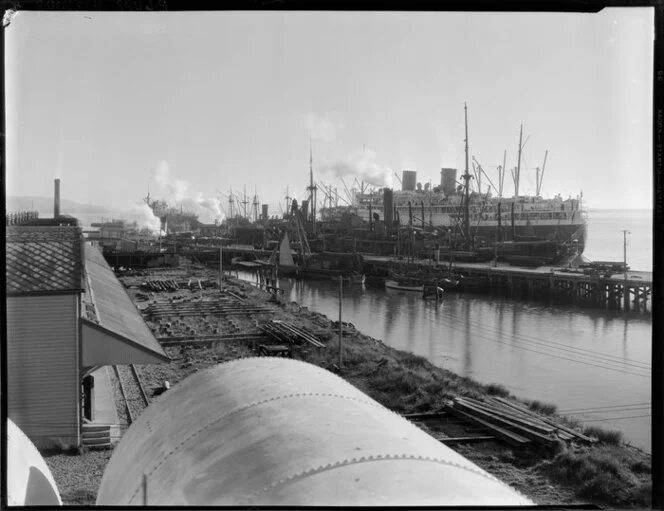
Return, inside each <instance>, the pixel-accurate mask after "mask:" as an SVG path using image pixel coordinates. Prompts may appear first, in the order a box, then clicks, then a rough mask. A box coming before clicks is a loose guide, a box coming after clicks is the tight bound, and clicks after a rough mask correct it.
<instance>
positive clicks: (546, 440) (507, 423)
mask: <svg viewBox="0 0 664 511" xmlns="http://www.w3.org/2000/svg"><path fill="white" fill-rule="evenodd" d="M454 407H455V408H456V407H461V408H462V409H463V410H464V411H465V412H467V413H469V414H470V415H479V416H480V417H481V418H483V419H486V420H489V421H492V422H497V423H498V424H499V425H500V426H502V427H505V428H507V429H511V430H513V431H514V430H516V432H518V433H519V434H520V435H522V436H525V437H527V438H530V439H531V440H534V441H536V442H539V443H542V444H551V443H553V441H554V439H552V438H550V437H548V436H546V435H542V434H541V433H538V432H537V431H534V430H533V429H530V428H528V427H526V426H522V425H520V424H517V423H515V422H514V421H511V420H509V419H504V418H502V417H500V416H498V415H496V414H494V413H491V412H486V411H484V410H481V409H480V408H477V407H475V406H472V405H469V404H468V403H460V402H458V401H457V402H455V403H454Z"/></svg>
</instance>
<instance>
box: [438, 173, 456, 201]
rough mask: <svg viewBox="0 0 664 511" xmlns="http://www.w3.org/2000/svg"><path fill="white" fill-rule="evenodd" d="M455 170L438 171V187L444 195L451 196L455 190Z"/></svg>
mask: <svg viewBox="0 0 664 511" xmlns="http://www.w3.org/2000/svg"><path fill="white" fill-rule="evenodd" d="M456 175H457V169H445V168H442V169H440V185H441V187H442V189H443V193H444V194H445V195H452V194H453V193H454V191H455V190H456Z"/></svg>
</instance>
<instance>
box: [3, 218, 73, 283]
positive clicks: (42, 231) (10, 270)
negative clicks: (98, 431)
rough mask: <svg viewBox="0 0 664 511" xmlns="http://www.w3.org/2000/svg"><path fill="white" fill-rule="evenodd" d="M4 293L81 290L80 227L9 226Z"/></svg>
mask: <svg viewBox="0 0 664 511" xmlns="http://www.w3.org/2000/svg"><path fill="white" fill-rule="evenodd" d="M5 239H6V242H7V243H6V261H7V268H6V275H7V294H8V295H23V294H33V293H72V292H81V291H82V284H81V282H82V280H81V277H82V261H81V244H82V243H83V241H82V239H81V229H80V228H79V227H73V226H66V227H64V226H63V227H44V226H8V227H7V230H6V235H5Z"/></svg>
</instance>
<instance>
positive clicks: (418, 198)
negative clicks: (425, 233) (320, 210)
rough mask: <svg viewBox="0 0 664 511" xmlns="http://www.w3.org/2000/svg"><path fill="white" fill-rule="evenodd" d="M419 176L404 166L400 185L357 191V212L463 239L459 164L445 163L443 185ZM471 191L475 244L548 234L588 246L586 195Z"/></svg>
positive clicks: (471, 229)
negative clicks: (426, 182) (427, 182)
mask: <svg viewBox="0 0 664 511" xmlns="http://www.w3.org/2000/svg"><path fill="white" fill-rule="evenodd" d="M416 181H417V174H416V172H414V171H408V170H405V171H403V178H402V189H401V191H392V190H389V189H386V190H382V191H379V192H372V193H367V194H361V195H360V194H358V195H357V196H356V200H357V203H356V204H357V214H358V216H360V217H361V218H363V219H364V220H367V221H370V217H371V216H372V215H374V216H375V213H378V214H379V215H380V216H383V218H384V220H385V222H386V223H388V224H391V223H393V222H394V221H397V222H398V223H399V224H400V225H411V226H413V227H414V228H422V229H423V230H429V231H431V230H439V231H440V232H441V234H442V235H447V236H449V238H450V241H451V240H453V239H455V238H457V239H458V240H459V241H461V237H462V236H463V232H464V198H465V197H464V190H463V186H462V185H458V184H457V170H456V169H447V168H446V169H442V170H441V184H440V186H439V187H435V188H430V187H429V186H426V187H425V188H424V189H422V187H421V185H419V184H418V185H416ZM468 197H469V198H468V231H469V238H470V240H471V241H472V245H474V246H475V247H480V246H489V245H491V244H493V243H495V242H513V241H515V242H519V241H521V242H528V241H538V240H546V241H551V242H559V243H561V244H568V245H569V247H570V249H573V250H574V252H576V253H578V254H581V253H582V252H583V250H584V247H585V240H586V235H587V232H586V212H585V210H584V208H583V196H582V195H579V196H577V197H575V198H572V197H569V198H567V199H564V198H563V197H561V196H560V195H558V196H556V197H554V198H553V199H544V198H542V197H541V196H524V195H519V196H513V197H499V196H498V197H496V196H491V194H490V193H486V194H480V193H477V192H470V193H469V195H468Z"/></svg>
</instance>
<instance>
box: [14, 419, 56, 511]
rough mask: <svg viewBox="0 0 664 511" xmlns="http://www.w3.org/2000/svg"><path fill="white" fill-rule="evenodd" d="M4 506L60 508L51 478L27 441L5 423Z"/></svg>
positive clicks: (51, 475) (16, 430)
mask: <svg viewBox="0 0 664 511" xmlns="http://www.w3.org/2000/svg"><path fill="white" fill-rule="evenodd" d="M7 504H9V505H10V506H59V505H61V504H62V501H61V500H60V493H59V492H58V487H57V486H56V484H55V479H53V474H51V471H50V470H49V468H48V465H47V464H46V462H45V461H44V458H42V456H41V454H39V451H38V450H37V448H36V447H35V445H34V444H33V443H32V442H31V441H30V439H29V438H28V437H27V436H26V435H25V433H23V431H21V429H20V428H19V427H18V426H17V425H16V424H14V422H13V421H12V420H11V419H7Z"/></svg>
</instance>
